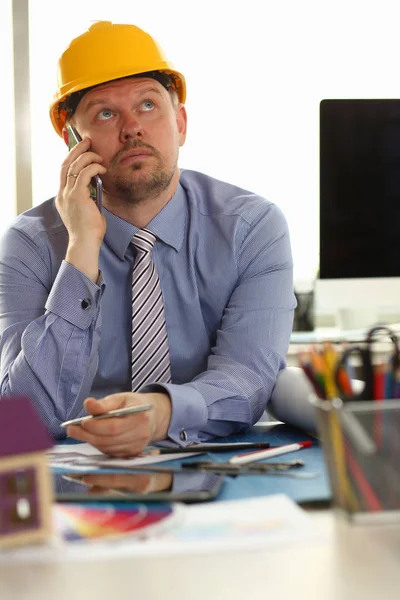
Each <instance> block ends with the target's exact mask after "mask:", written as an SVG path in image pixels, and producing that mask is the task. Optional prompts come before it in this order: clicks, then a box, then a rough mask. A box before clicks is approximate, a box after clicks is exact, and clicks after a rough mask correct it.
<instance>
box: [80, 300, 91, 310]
mask: <svg viewBox="0 0 400 600" xmlns="http://www.w3.org/2000/svg"><path fill="white" fill-rule="evenodd" d="M91 304H92V301H91V300H90V298H84V299H83V300H81V308H83V310H87V309H88V308H89V307H90V306H91Z"/></svg>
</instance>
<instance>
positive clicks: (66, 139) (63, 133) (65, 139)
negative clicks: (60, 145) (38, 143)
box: [62, 127, 68, 146]
mask: <svg viewBox="0 0 400 600" xmlns="http://www.w3.org/2000/svg"><path fill="white" fill-rule="evenodd" d="M62 136H63V140H64V142H65V143H66V144H67V146H68V131H67V128H66V127H63V130H62Z"/></svg>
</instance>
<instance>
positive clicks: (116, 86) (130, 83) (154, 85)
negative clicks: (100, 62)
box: [82, 76, 168, 101]
mask: <svg viewBox="0 0 400 600" xmlns="http://www.w3.org/2000/svg"><path fill="white" fill-rule="evenodd" d="M127 88H129V89H132V90H137V91H138V92H141V91H145V90H154V91H156V92H159V93H163V92H165V93H168V92H167V91H166V89H165V88H164V86H162V85H161V83H159V82H158V81H156V80H155V79H153V78H151V77H137V76H135V77H126V78H124V79H115V80H113V81H108V82H107V83H102V84H100V85H97V86H96V87H95V88H93V89H92V90H89V91H88V92H87V93H86V94H85V96H84V98H83V99H82V101H83V100H85V98H87V100H89V99H90V100H93V99H94V98H95V97H97V96H100V95H102V94H104V95H107V92H108V91H110V92H112V91H114V90H116V91H118V90H120V89H127Z"/></svg>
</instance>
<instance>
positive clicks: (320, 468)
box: [162, 423, 332, 503]
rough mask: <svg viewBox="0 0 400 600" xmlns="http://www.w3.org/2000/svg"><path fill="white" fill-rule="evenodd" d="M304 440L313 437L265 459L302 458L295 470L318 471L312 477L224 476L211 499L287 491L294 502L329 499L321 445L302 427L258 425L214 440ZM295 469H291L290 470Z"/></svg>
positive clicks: (216, 457) (223, 457)
mask: <svg viewBox="0 0 400 600" xmlns="http://www.w3.org/2000/svg"><path fill="white" fill-rule="evenodd" d="M303 440H312V441H313V446H311V447H309V448H305V449H304V450H300V451H298V452H291V453H290V454H283V455H281V456H279V457H276V458H273V459H269V460H268V461H267V462H273V461H275V462H286V461H291V460H296V459H301V460H303V461H304V467H301V468H299V469H298V472H302V471H304V472H312V473H317V474H318V476H317V477H315V478H313V479H298V478H295V477H289V476H286V475H265V474H263V475H238V476H237V477H231V476H226V478H225V481H224V485H223V487H222V490H221V492H220V493H219V495H218V497H217V499H216V500H214V501H220V500H237V499H244V498H251V497H256V496H265V495H268V494H286V495H287V496H289V497H290V498H291V499H292V500H294V501H295V502H297V503H309V502H320V501H329V500H331V497H332V494H331V488H330V485H329V480H328V472H327V468H326V466H325V461H324V457H323V453H322V448H321V447H320V445H319V442H318V440H316V439H315V438H312V437H310V436H309V435H307V434H306V433H304V432H303V431H301V430H299V429H295V428H293V427H291V426H289V425H283V424H280V423H279V424H277V425H273V426H271V425H265V426H263V425H257V426H255V427H253V428H252V429H251V430H250V431H248V432H247V433H245V434H240V435H235V436H229V437H227V438H224V439H221V440H215V441H221V442H241V441H251V442H253V441H260V442H261V441H263V442H265V441H267V442H270V444H271V446H281V445H283V444H290V443H294V442H300V441H303ZM234 454H235V453H234V452H229V453H223V454H221V453H208V454H203V455H201V456H199V457H198V458H197V457H196V458H194V457H193V456H192V457H190V459H186V460H212V461H214V462H226V461H227V460H229V458H231V457H232V456H233V455H234ZM180 463H181V461H180V460H174V461H169V462H167V463H162V464H163V465H165V466H167V465H168V466H171V467H179V465H180ZM295 471H296V470H295V469H294V470H293V472H295Z"/></svg>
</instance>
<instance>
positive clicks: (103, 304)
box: [0, 22, 295, 456]
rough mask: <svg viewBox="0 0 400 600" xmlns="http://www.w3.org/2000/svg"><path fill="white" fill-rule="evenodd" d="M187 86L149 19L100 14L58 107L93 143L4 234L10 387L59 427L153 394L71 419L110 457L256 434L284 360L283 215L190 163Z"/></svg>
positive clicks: (2, 327)
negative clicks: (128, 410) (126, 20)
mask: <svg viewBox="0 0 400 600" xmlns="http://www.w3.org/2000/svg"><path fill="white" fill-rule="evenodd" d="M211 93H213V92H212V91H211V90H210V94H211ZM185 96H186V88H185V80H184V77H183V75H182V74H181V73H179V72H178V71H175V70H174V69H173V68H172V65H171V64H170V63H169V62H168V61H167V60H166V58H165V56H164V54H163V52H162V50H161V49H160V47H159V46H158V45H157V44H156V42H155V41H154V40H153V39H152V38H151V37H150V36H149V35H148V34H147V33H145V32H144V31H142V30H141V29H138V28H137V27H135V26H133V25H116V24H111V23H109V22H98V23H96V24H94V25H93V26H92V27H90V29H89V30H88V31H87V32H85V33H84V34H82V35H81V36H79V37H78V38H76V39H75V40H73V41H72V43H71V44H70V46H69V47H68V48H67V50H66V51H65V52H64V54H63V55H62V56H61V58H60V60H59V88H58V91H57V93H56V95H55V99H54V102H53V103H52V105H51V107H50V116H51V120H52V123H53V126H54V128H55V130H56V132H57V133H58V134H59V135H62V136H63V137H64V140H65V141H66V142H67V141H68V126H69V125H73V126H74V127H75V128H76V130H77V131H78V132H79V134H80V136H81V138H82V139H83V141H82V142H80V143H79V144H78V145H76V146H75V147H74V148H73V149H72V150H71V151H70V153H69V154H68V156H67V158H66V159H65V161H64V163H63V165H62V168H61V176H60V188H59V192H58V195H57V197H56V198H55V199H54V198H53V199H51V200H48V201H47V202H44V203H43V204H42V205H40V206H38V207H35V208H33V209H31V210H29V211H27V212H26V213H25V214H23V215H20V216H19V217H18V218H17V219H16V220H15V221H14V223H13V224H12V225H11V227H10V228H9V230H8V232H7V233H6V234H5V236H4V237H3V240H2V244H1V251H0V333H1V345H0V350H1V394H2V395H10V394H12V395H27V396H29V397H30V398H31V399H32V400H33V402H34V403H35V405H36V407H37V408H38V410H39V411H40V413H41V415H42V418H43V419H44V421H45V422H46V424H47V426H48V428H49V430H50V431H51V432H52V433H53V435H55V436H62V435H63V434H64V430H63V429H62V428H61V427H60V424H61V423H62V422H63V421H65V420H67V419H72V418H74V417H79V416H82V415H83V414H86V413H90V414H92V415H96V414H101V413H105V412H108V411H110V410H112V409H117V408H121V407H125V406H130V405H138V404H143V403H149V404H151V406H152V410H150V411H148V412H143V413H137V414H133V415H129V416H125V417H123V418H106V419H103V420H92V421H90V422H86V423H84V424H82V425H79V426H78V425H75V426H69V427H68V429H67V433H68V435H69V436H71V437H74V438H76V439H79V440H82V441H87V442H89V443H91V444H93V445H94V446H96V447H97V448H99V449H100V450H102V451H103V452H106V453H108V454H112V455H115V456H131V455H134V454H137V453H139V452H140V451H141V450H142V449H143V448H144V447H145V446H146V445H147V444H148V443H150V442H154V441H159V440H169V441H172V442H175V443H177V444H180V445H188V444H191V443H196V442H200V441H203V440H206V439H209V438H212V437H215V436H225V435H229V434H231V433H233V432H239V431H243V430H246V429H247V428H248V427H250V426H251V425H252V424H253V423H254V422H256V421H257V420H258V419H259V418H260V417H261V415H262V413H263V411H264V409H265V406H266V403H267V401H268V399H269V397H270V395H271V392H272V390H273V387H274V385H275V382H276V378H277V375H278V372H279V370H280V369H282V368H283V367H284V366H285V356H286V352H287V349H288V344H289V339H290V333H291V328H292V320H293V310H294V307H295V300H294V294H293V281H292V277H293V274H292V258H291V250H290V241H289V234H288V228H287V224H286V221H285V219H284V217H283V215H282V213H281V212H280V210H279V209H278V208H277V207H276V206H274V205H273V204H272V203H270V202H268V201H266V200H264V199H263V198H260V197H259V196H257V195H255V194H252V193H251V192H248V191H246V190H243V189H240V188H238V187H235V186H233V185H230V184H227V183H224V182H221V181H217V180H215V179H212V178H210V177H208V176H206V175H204V174H201V173H197V172H194V171H187V170H183V171H180V170H179V169H178V153H179V147H180V146H182V145H183V144H184V142H185V138H186V123H187V116H186V110H185V106H184V102H185ZM243 144H245V139H244V138H243V137H241V134H240V132H238V148H239V149H240V147H241V146H242V147H243ZM95 175H99V176H100V177H101V179H102V182H103V209H102V212H100V211H99V210H98V208H97V207H96V204H95V203H94V202H93V201H92V199H91V197H90V193H89V188H88V185H89V183H90V180H91V178H92V177H94V176H95ZM140 286H142V287H140ZM150 287H151V289H150ZM145 290H146V291H145ZM149 299H150V302H149ZM138 332H139V334H138ZM132 390H134V391H132Z"/></svg>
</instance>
